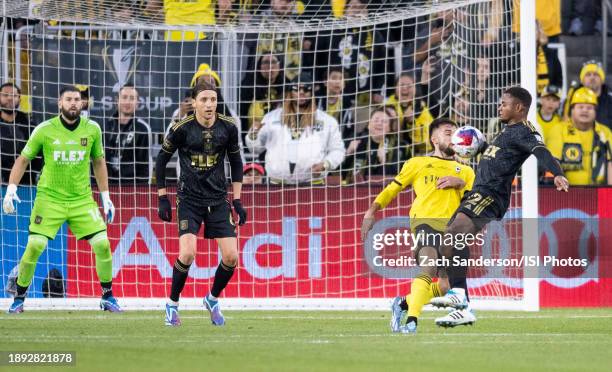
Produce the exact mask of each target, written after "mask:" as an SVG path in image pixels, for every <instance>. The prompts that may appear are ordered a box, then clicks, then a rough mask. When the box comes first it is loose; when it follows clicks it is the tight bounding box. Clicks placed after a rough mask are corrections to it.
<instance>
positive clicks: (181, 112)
mask: <svg viewBox="0 0 612 372" xmlns="http://www.w3.org/2000/svg"><path fill="white" fill-rule="evenodd" d="M192 113H193V98H191V88H189V89H187V90H185V96H184V97H183V100H182V101H181V103H179V107H178V108H177V109H176V110H174V112H173V113H172V122H171V123H170V125H169V126H168V127H170V126H172V123H175V122H177V121H181V120H183V119H185V118H186V117H187V116H189V115H191V114H192Z"/></svg>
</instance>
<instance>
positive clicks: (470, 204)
mask: <svg viewBox="0 0 612 372" xmlns="http://www.w3.org/2000/svg"><path fill="white" fill-rule="evenodd" d="M459 212H461V213H463V214H465V215H466V216H468V217H469V218H470V219H471V220H472V222H473V223H474V225H475V226H476V228H477V229H478V230H479V231H480V230H482V228H483V227H485V225H486V224H488V223H489V222H491V221H493V220H501V219H502V218H503V217H504V212H502V208H501V207H500V206H499V203H498V202H497V201H496V199H495V197H494V196H493V195H490V194H488V193H486V192H483V191H480V190H472V191H469V192H467V193H466V194H465V195H463V199H461V204H459V208H457V210H456V211H455V214H453V217H451V219H450V221H448V224H449V225H450V224H451V223H452V222H453V221H454V219H455V217H456V216H457V213H459Z"/></svg>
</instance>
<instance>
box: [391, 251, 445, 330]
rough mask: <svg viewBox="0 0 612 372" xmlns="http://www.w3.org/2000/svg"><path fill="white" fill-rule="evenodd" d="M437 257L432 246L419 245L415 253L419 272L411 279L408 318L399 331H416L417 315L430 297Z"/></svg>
mask: <svg viewBox="0 0 612 372" xmlns="http://www.w3.org/2000/svg"><path fill="white" fill-rule="evenodd" d="M424 257H426V258H424ZM437 257H438V252H437V251H436V249H435V248H433V247H421V248H420V249H419V251H418V253H417V259H418V260H419V264H420V266H421V273H420V274H419V275H418V276H417V277H416V278H414V280H413V281H412V285H411V287H410V298H409V302H408V303H407V305H408V318H406V324H405V325H403V326H401V327H399V332H401V333H407V334H413V333H416V330H417V322H418V317H419V316H420V315H421V311H422V309H423V306H424V305H425V304H426V303H427V302H428V301H429V299H430V298H431V296H430V293H431V291H432V288H431V284H432V282H431V278H432V276H434V275H435V274H436V271H437V266H436V264H435V259H436V258H437ZM421 263H423V265H421ZM394 331H395V330H394Z"/></svg>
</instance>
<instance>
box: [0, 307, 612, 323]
mask: <svg viewBox="0 0 612 372" xmlns="http://www.w3.org/2000/svg"><path fill="white" fill-rule="evenodd" d="M37 312H38V310H37V311H33V312H30V313H29V314H36V313H37ZM54 312H56V313H57V314H58V315H57V316H55V315H53V316H48V317H46V316H45V317H43V316H39V315H33V316H30V315H29V314H28V313H25V314H19V315H8V314H0V322H2V321H8V320H11V321H13V320H14V321H19V320H24V321H26V320H45V321H66V320H112V321H125V320H127V321H138V320H154V319H162V320H163V317H164V313H163V312H159V311H158V312H157V313H159V314H160V315H153V314H154V312H153V311H151V312H148V313H150V315H149V314H146V315H143V314H134V313H127V314H126V316H124V315H123V314H105V315H90V314H87V315H82V314H73V315H69V316H64V315H59V314H62V313H65V311H63V310H55V311H54ZM189 312H190V313H193V311H192V310H190V311H189ZM84 313H88V311H84ZM476 317H477V319H478V320H483V319H610V318H612V314H609V315H608V314H601V315H570V314H557V315H552V314H546V315H538V314H531V313H525V315H503V314H495V315H490V314H485V315H479V313H478V312H476ZM203 318H208V313H206V312H204V311H202V315H200V316H197V315H182V316H181V319H203ZM225 318H226V319H230V320H238V321H243V320H346V321H355V320H364V321H365V320H376V321H379V320H385V319H387V318H388V317H387V316H386V315H382V314H381V315H380V316H328V315H321V316H314V315H303V316H300V315H261V316H253V315H248V316H231V315H230V316H226V317H225ZM436 318H438V316H431V315H425V316H421V317H420V318H419V319H436Z"/></svg>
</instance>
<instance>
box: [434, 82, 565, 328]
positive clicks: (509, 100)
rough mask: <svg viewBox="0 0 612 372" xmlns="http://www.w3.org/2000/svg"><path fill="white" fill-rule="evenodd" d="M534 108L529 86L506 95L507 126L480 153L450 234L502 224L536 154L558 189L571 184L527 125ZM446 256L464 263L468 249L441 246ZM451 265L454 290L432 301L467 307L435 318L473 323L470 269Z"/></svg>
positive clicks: (503, 114) (450, 322)
mask: <svg viewBox="0 0 612 372" xmlns="http://www.w3.org/2000/svg"><path fill="white" fill-rule="evenodd" d="M529 106H531V95H530V94H529V92H528V91H527V90H526V89H524V88H521V87H511V88H508V89H506V91H505V92H504V94H503V95H502V99H501V103H500V105H499V109H498V113H499V118H500V120H501V121H502V122H503V123H504V124H505V125H504V127H503V129H502V130H501V132H499V133H498V134H497V135H496V136H495V138H493V141H492V142H491V144H485V145H484V146H483V148H482V149H481V151H482V156H481V158H480V161H479V162H478V169H477V171H476V179H475V181H474V186H473V187H472V190H471V191H470V192H468V193H466V194H465V195H464V196H463V199H462V200H461V204H460V205H459V208H457V211H456V212H455V215H454V216H453V217H452V218H451V220H450V221H449V224H448V226H447V228H446V231H445V232H446V233H449V234H452V235H454V236H457V235H459V234H476V233H478V232H479V231H480V230H482V228H483V227H484V226H485V225H486V224H487V223H489V222H491V221H492V220H501V219H502V218H503V217H504V215H505V214H506V211H507V210H508V207H509V205H510V195H511V193H512V181H513V180H514V177H515V176H516V173H517V172H518V170H519V169H520V167H521V165H522V164H523V162H524V161H525V160H527V158H528V157H529V156H531V154H533V155H535V157H536V158H537V159H538V161H539V162H540V164H541V165H543V166H544V168H546V169H547V170H549V171H550V172H551V173H552V174H553V175H554V176H555V178H554V183H555V186H556V187H557V190H563V191H566V192H567V191H568V188H569V182H568V181H567V179H566V178H565V177H564V175H563V170H562V169H561V166H560V165H559V163H558V161H557V160H556V159H555V158H554V157H553V156H552V154H551V153H550V151H548V149H547V148H546V147H545V146H544V143H543V142H542V137H541V136H540V134H539V133H538V132H537V130H536V129H535V127H534V126H533V125H532V124H531V123H530V122H529V121H527V112H528V111H529ZM464 236H465V235H464ZM442 253H443V254H444V255H445V256H446V257H449V258H450V256H452V255H456V256H457V255H458V256H460V258H461V259H464V258H468V257H469V250H468V249H467V248H466V249H462V250H459V249H453V247H452V246H446V247H443V248H442ZM452 262H453V261H452V259H451V265H450V266H449V267H447V274H448V278H449V284H450V287H451V290H449V291H448V292H447V294H446V295H445V296H444V297H436V298H433V299H432V300H431V302H430V303H431V304H432V305H434V306H439V307H454V308H456V309H462V308H465V309H464V310H456V311H453V312H451V313H450V314H448V315H447V316H444V317H441V318H438V319H436V324H438V325H441V326H446V327H454V326H456V325H460V324H471V323H473V322H474V321H475V320H476V318H475V317H474V315H473V314H472V312H471V310H470V309H469V308H466V306H467V301H468V297H467V280H466V276H467V269H468V268H467V267H465V266H453V265H452Z"/></svg>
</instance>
